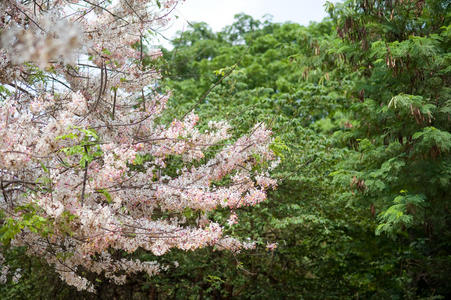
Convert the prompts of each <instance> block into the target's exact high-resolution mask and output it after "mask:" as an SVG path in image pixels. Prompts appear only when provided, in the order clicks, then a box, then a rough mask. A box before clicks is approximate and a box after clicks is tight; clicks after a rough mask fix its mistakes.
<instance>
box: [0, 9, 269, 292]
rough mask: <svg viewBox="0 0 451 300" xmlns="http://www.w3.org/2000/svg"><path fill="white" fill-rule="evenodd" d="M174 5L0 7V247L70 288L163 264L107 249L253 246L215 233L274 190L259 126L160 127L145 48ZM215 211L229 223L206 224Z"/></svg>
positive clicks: (181, 123)
mask: <svg viewBox="0 0 451 300" xmlns="http://www.w3.org/2000/svg"><path fill="white" fill-rule="evenodd" d="M177 4H178V1H176V0H160V1H149V0H117V1H115V0H113V1H111V0H34V1H32V0H22V1H21V0H3V1H1V2H0V30H1V49H0V84H1V89H0V93H1V100H0V192H1V196H0V205H1V208H0V210H1V213H2V214H1V219H0V222H1V223H2V227H1V233H0V234H1V239H2V241H3V242H4V243H10V244H11V245H13V246H26V247H27V249H28V250H27V251H28V252H29V254H30V255H36V256H39V257H42V258H44V259H45V260H46V261H47V262H48V263H49V264H51V265H52V266H54V268H55V270H56V271H57V272H58V273H59V274H60V275H61V278H62V279H63V280H65V281H66V282H67V283H68V284H70V285H73V286H76V287H77V288H78V289H85V290H90V291H94V284H93V283H92V282H90V281H89V280H88V279H87V278H86V277H83V276H81V275H82V274H83V273H85V272H86V271H88V272H90V273H92V274H102V275H103V276H105V277H106V278H109V279H111V280H112V281H113V282H115V283H117V284H120V283H124V282H125V280H126V276H127V275H128V274H132V273H137V272H147V273H148V274H149V275H153V274H156V273H158V271H159V269H160V268H161V266H159V265H158V263H157V262H149V261H147V262H146V261H140V260H137V259H125V258H121V257H122V256H121V255H117V251H123V252H124V253H125V252H127V253H133V252H135V251H136V250H138V249H140V250H145V251H150V252H152V253H153V254H154V255H157V256H159V255H163V254H164V253H166V252H167V251H168V250H170V249H171V248H179V249H183V250H194V249H197V248H201V247H205V246H214V247H216V248H219V249H230V250H233V251H236V250H239V249H242V248H249V247H252V243H246V242H240V241H238V240H237V239H235V238H233V237H230V236H226V235H225V234H223V228H224V227H223V226H231V225H233V224H235V223H237V222H238V220H237V216H236V214H235V213H234V210H235V209H237V208H239V207H242V206H249V205H255V204H257V203H259V202H261V201H263V200H265V199H266V191H267V190H268V189H270V188H274V187H275V185H276V183H275V181H274V180H273V179H271V178H270V177H269V176H268V174H267V173H266V171H265V170H264V169H265V168H264V167H263V168H262V166H265V165H270V163H269V164H268V162H271V161H274V154H273V152H272V151H271V150H270V146H269V145H270V143H271V132H270V131H269V130H268V129H266V128H265V125H264V124H257V125H256V126H255V127H254V128H253V130H252V131H251V132H250V133H249V134H247V135H245V136H242V137H241V138H239V139H237V140H235V141H231V139H230V134H229V129H230V128H229V126H228V124H227V123H226V122H210V123H209V124H208V129H207V130H202V131H201V130H199V129H198V128H197V127H196V122H197V121H198V118H197V116H196V115H195V114H193V113H189V114H187V115H186V117H184V118H183V119H182V120H174V121H173V122H172V123H171V124H169V125H162V124H161V122H158V119H159V117H160V116H161V114H162V112H163V111H164V109H165V107H166V103H167V101H168V97H169V95H168V94H162V93H161V92H158V91H157V87H158V85H157V80H158V78H159V73H158V72H157V71H156V70H154V69H152V68H149V67H147V65H148V64H147V65H146V64H144V63H143V62H144V61H145V60H146V59H147V60H148V59H149V58H153V57H158V56H159V55H160V52H159V51H158V50H150V51H149V50H148V49H149V48H148V47H146V46H143V44H144V43H143V39H144V38H145V37H146V35H147V33H148V32H149V30H150V31H155V30H157V29H158V28H159V27H160V26H164V25H165V22H167V20H168V15H169V13H170V12H171V11H172V10H173V9H174V8H175V7H176V5H177ZM174 162H177V163H174ZM218 208H228V209H230V210H231V218H230V219H229V222H228V225H225V224H218V223H215V222H212V221H210V220H209V219H208V212H211V211H213V210H215V209H218ZM187 212H195V213H194V214H193V213H190V214H187ZM193 215H195V217H192V216H193Z"/></svg>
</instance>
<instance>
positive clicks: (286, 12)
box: [160, 0, 338, 47]
mask: <svg viewBox="0 0 451 300" xmlns="http://www.w3.org/2000/svg"><path fill="white" fill-rule="evenodd" d="M331 2H334V3H335V2H338V1H337V0H335V1H331ZM325 3H326V0H226V1H224V0H186V1H185V2H184V3H182V4H180V5H179V6H178V7H177V9H176V10H175V11H174V13H173V16H178V19H175V18H174V17H173V21H172V22H171V25H170V26H168V28H167V29H166V30H164V31H162V32H161V34H162V35H163V36H165V37H166V38H168V39H171V38H174V37H176V33H177V31H183V30H186V29H187V28H188V22H206V23H207V24H208V25H209V26H210V27H211V28H212V29H213V31H220V30H221V29H223V28H224V27H225V26H227V25H231V24H232V23H233V21H234V18H233V17H234V15H235V14H238V13H245V14H248V15H251V16H252V17H253V18H254V19H262V17H263V16H264V15H267V14H269V15H272V16H273V18H272V21H273V22H278V23H283V22H288V21H290V22H293V23H299V24H301V25H308V24H309V23H310V22H312V21H314V22H320V21H321V20H322V19H323V18H325V17H326V16H327V13H326V11H325V7H324V4H325ZM160 43H162V44H163V46H165V47H168V46H169V42H168V41H166V40H165V39H163V38H160Z"/></svg>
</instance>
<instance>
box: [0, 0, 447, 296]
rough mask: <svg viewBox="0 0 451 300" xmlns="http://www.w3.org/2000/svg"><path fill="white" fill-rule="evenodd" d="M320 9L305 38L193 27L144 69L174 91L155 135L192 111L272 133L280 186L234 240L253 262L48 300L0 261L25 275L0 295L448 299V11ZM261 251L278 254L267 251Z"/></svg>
mask: <svg viewBox="0 0 451 300" xmlns="http://www.w3.org/2000/svg"><path fill="white" fill-rule="evenodd" d="M326 9H327V10H328V12H329V14H330V17H329V18H327V19H325V20H324V21H322V22H321V23H313V24H311V25H309V26H307V27H304V26H300V25H298V24H292V23H286V24H277V23H271V22H269V21H267V20H254V19H253V18H252V17H250V16H247V15H243V14H240V15H237V16H236V18H235V23H233V24H232V25H230V26H228V27H226V28H225V29H224V30H222V31H221V32H216V33H215V32H213V31H212V30H211V29H210V28H209V26H208V25H207V24H205V23H196V24H192V26H191V28H190V29H189V30H187V31H185V32H183V33H181V35H180V37H179V38H177V39H175V40H174V41H173V46H174V48H173V49H172V50H170V51H169V50H164V60H163V61H159V62H152V63H156V64H158V65H159V66H160V68H161V69H162V71H163V75H164V80H163V82H162V86H161V88H162V89H168V90H172V91H173V96H172V99H171V103H170V106H171V109H170V110H169V112H168V113H167V115H166V116H165V117H164V118H163V120H162V122H164V121H165V120H169V119H171V118H173V117H177V118H180V117H182V116H183V115H185V114H186V113H187V112H188V111H190V110H192V109H194V110H195V112H196V113H197V114H199V115H200V119H201V120H204V121H205V123H201V124H200V125H201V126H203V125H205V124H206V122H208V120H212V119H214V120H221V119H226V120H229V121H230V123H231V124H232V125H233V127H234V133H236V135H239V134H242V133H244V132H246V131H248V130H249V129H250V128H251V127H252V126H253V124H255V123H256V122H260V121H261V122H266V123H267V124H269V126H270V127H271V128H272V129H273V131H274V136H275V142H274V145H273V146H274V150H275V151H276V152H277V153H278V154H279V155H280V157H281V160H282V162H281V164H280V165H279V167H278V168H277V169H275V170H274V171H273V176H274V177H276V178H278V180H279V182H280V184H279V187H278V189H277V190H276V191H273V192H271V194H270V197H269V198H270V199H269V201H267V202H265V203H263V204H260V205H258V207H254V208H249V209H243V210H241V211H239V212H238V215H239V219H240V223H239V224H238V225H237V226H236V227H231V228H228V231H229V233H230V234H232V235H235V236H238V237H247V236H249V237H251V238H252V239H254V240H256V241H257V245H258V246H257V249H256V250H252V251H246V252H241V253H235V254H234V253H230V252H221V251H215V249H200V250H198V251H195V252H194V253H186V252H183V251H171V253H169V255H166V256H164V257H163V258H160V259H159V260H160V261H162V262H164V263H166V264H168V265H171V266H172V265H173V264H174V261H176V262H178V264H179V267H177V268H175V267H170V268H169V269H168V270H167V271H165V272H163V273H162V274H161V275H159V276H155V277H153V278H147V277H145V276H144V275H142V274H140V276H136V278H133V279H132V280H131V281H130V282H129V283H128V284H127V285H125V286H120V287H119V286H114V285H111V284H107V283H106V282H105V281H104V279H103V278H98V279H97V282H98V288H99V294H98V295H97V296H94V295H88V294H77V293H76V291H74V290H72V289H70V288H67V287H63V286H61V283H58V284H59V285H56V286H55V285H54V284H53V282H54V280H56V279H55V275H53V273H52V272H51V271H50V269H49V268H47V267H45V266H43V265H41V264H40V262H39V261H38V260H36V259H29V258H24V257H25V256H24V255H23V251H21V250H20V249H19V250H17V249H15V250H11V251H10V252H9V255H10V256H8V261H9V262H10V263H11V264H12V266H16V267H19V266H20V265H21V263H22V264H23V263H24V262H26V263H28V266H29V268H28V269H24V272H23V273H24V279H23V280H22V281H20V282H19V283H17V284H13V283H12V282H9V283H8V284H7V285H5V286H2V287H0V293H1V294H2V295H5V296H4V297H5V298H11V299H12V298H16V297H19V298H32V297H31V295H42V298H50V297H56V296H57V295H58V297H59V298H68V297H72V296H74V295H77V297H86V298H95V297H100V298H123V299H132V298H133V299H141V298H142V299H144V298H146V299H148V298H149V297H150V298H151V299H167V298H173V299H187V298H188V299H204V298H205V299H232V298H245V299H248V298H249V299H263V298H271V299H286V298H297V299H304V298H305V299H349V298H355V299H360V298H362V299H445V298H449V297H451V286H450V280H449V278H450V276H451V257H450V253H451V251H450V250H451V249H450V248H451V242H450V240H451V231H450V228H451V224H450V223H451V221H450V200H451V194H450V191H451V156H450V151H451V133H450V129H451V120H450V113H451V89H450V80H451V79H450V72H451V68H450V65H451V64H450V63H451V53H450V52H449V49H451V44H450V35H451V26H450V24H449V23H450V22H449V21H450V17H451V14H450V9H451V1H449V0H412V1H408V0H404V1H402V0H355V1H345V2H344V3H342V4H335V5H334V4H330V3H329V4H328V5H327V6H326ZM209 217H210V218H211V219H218V220H224V219H225V218H226V217H227V212H217V213H215V214H212V215H210V216H209ZM267 242H277V243H278V248H277V249H276V250H275V251H268V250H267V249H266V248H265V245H266V243H267ZM137 255H140V256H141V258H143V259H149V260H153V259H155V258H154V257H151V256H149V255H148V254H145V253H142V254H137ZM38 266H40V267H38ZM22 268H23V267H22ZM55 282H58V281H55ZM60 286H61V287H60ZM55 288H56V289H57V290H55ZM36 291H39V294H36V293H37V292H36ZM51 295H53V296H51Z"/></svg>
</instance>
